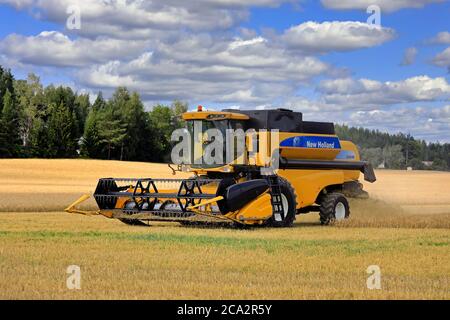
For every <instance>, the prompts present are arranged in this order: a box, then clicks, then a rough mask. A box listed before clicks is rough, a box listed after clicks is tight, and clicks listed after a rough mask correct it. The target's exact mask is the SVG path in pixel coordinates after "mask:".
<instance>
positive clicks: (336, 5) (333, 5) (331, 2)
mask: <svg viewBox="0 0 450 320" xmlns="http://www.w3.org/2000/svg"><path fill="white" fill-rule="evenodd" d="M321 1H322V4H323V5H324V6H325V7H326V8H329V9H337V10H351V9H359V10H366V9H367V8H368V7H369V6H371V5H377V6H379V7H380V8H381V10H382V11H386V12H394V11H398V10H401V9H407V8H416V9H417V8H423V7H425V6H426V5H428V4H431V3H440V2H444V1H445V0H396V1H393V0H321Z"/></svg>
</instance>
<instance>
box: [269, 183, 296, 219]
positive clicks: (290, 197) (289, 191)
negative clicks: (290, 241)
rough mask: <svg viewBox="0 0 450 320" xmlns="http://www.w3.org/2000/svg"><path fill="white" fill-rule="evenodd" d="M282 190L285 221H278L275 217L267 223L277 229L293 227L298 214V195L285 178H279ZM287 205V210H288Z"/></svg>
mask: <svg viewBox="0 0 450 320" xmlns="http://www.w3.org/2000/svg"><path fill="white" fill-rule="evenodd" d="M278 179H279V184H280V188H281V196H282V198H283V209H284V219H282V220H281V221H279V220H278V221H277V220H276V219H275V216H273V215H272V217H271V218H270V219H269V220H268V221H267V225H268V226H270V227H275V228H287V227H292V225H293V224H294V221H295V215H296V213H297V195H296V193H295V190H294V188H292V186H291V184H290V183H289V182H288V181H287V180H286V179H284V178H281V177H278ZM286 204H287V208H286Z"/></svg>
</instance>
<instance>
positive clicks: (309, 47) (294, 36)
mask: <svg viewBox="0 0 450 320" xmlns="http://www.w3.org/2000/svg"><path fill="white" fill-rule="evenodd" d="M395 36H396V33H395V31H394V30H393V29H390V28H381V27H377V26H374V25H370V24H367V23H362V22H357V21H332V22H322V23H318V22H313V21H308V22H305V23H302V24H300V25H298V26H294V27H291V28H290V29H288V30H287V31H285V33H284V34H283V36H282V37H281V38H282V40H283V41H284V42H285V43H286V45H287V47H289V48H291V49H295V50H300V51H304V52H319V53H323V52H329V51H350V50H356V49H362V48H369V47H374V46H378V45H380V44H383V43H385V42H387V41H390V40H392V39H394V38H395Z"/></svg>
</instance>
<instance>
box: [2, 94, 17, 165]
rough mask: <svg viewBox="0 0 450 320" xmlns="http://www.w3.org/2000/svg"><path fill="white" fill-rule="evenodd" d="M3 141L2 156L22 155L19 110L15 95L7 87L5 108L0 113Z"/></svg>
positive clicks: (4, 99) (4, 98)
mask: <svg viewBox="0 0 450 320" xmlns="http://www.w3.org/2000/svg"><path fill="white" fill-rule="evenodd" d="M0 117H1V128H0V132H1V133H0V135H1V139H2V140H3V141H2V147H1V149H2V150H3V152H0V157H17V156H19V155H20V148H21V139H20V131H19V120H20V119H19V112H18V110H17V107H16V103H15V101H14V97H13V95H12V94H11V92H10V91H9V90H8V89H7V90H6V92H5V95H4V96H3V110H2V111H1V113H0Z"/></svg>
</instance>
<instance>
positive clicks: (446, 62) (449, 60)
mask: <svg viewBox="0 0 450 320" xmlns="http://www.w3.org/2000/svg"><path fill="white" fill-rule="evenodd" d="M433 64H435V65H436V66H438V67H444V68H449V72H450V47H449V48H447V49H445V50H444V51H442V52H441V53H438V54H437V55H436V56H435V57H434V59H433Z"/></svg>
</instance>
